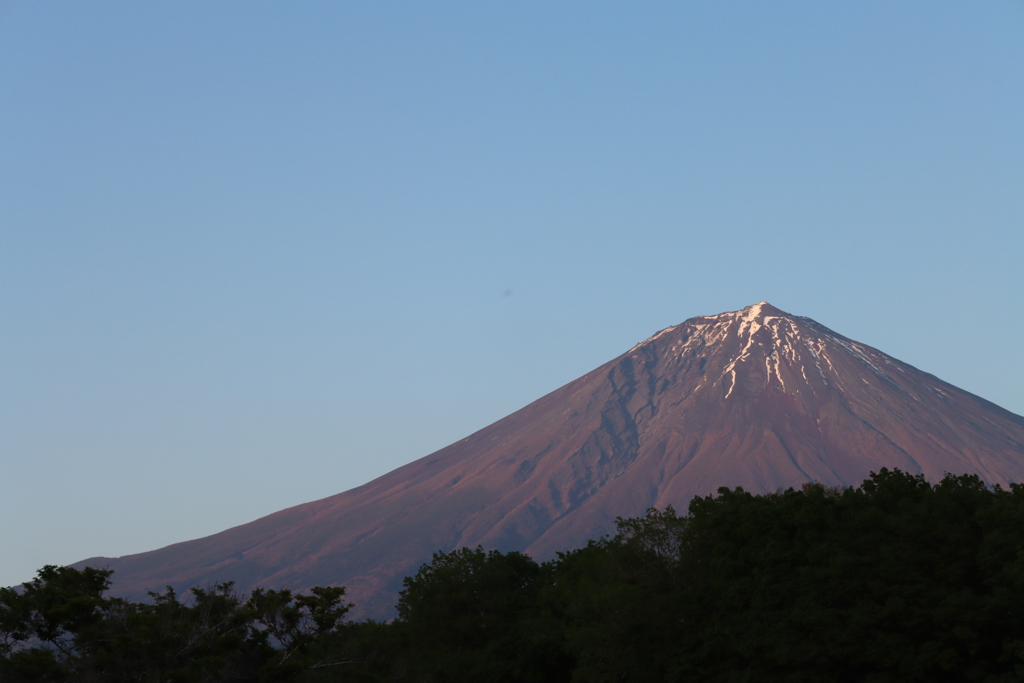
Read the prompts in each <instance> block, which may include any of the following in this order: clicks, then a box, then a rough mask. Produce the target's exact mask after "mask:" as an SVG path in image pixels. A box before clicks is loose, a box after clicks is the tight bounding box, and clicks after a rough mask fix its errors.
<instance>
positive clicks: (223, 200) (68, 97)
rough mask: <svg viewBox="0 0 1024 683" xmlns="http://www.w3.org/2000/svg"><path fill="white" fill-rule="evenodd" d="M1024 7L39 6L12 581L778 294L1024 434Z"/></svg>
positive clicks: (18, 122) (10, 334)
mask: <svg viewBox="0 0 1024 683" xmlns="http://www.w3.org/2000/svg"><path fill="white" fill-rule="evenodd" d="M1022 255H1024V4H1022V3H1020V2H1017V1H1011V0H993V1H991V2H985V3H959V2H942V1H936V0H928V1H927V2H913V1H908V2H899V3H893V2H856V3H852V2H850V3H839V2H820V1H815V2H785V3H778V2H757V1H749V0H745V1H743V2H716V3H697V2H646V3H612V2H591V3H581V2H573V3H568V2H543V3H541V2H517V3H477V2H446V3H369V2H366V3H339V2H304V3H286V2H258V3H257V2H224V3H217V4H210V3H201V2H185V1H182V2H173V3H171V2H163V3H127V2H102V1H97V2H90V3H80V2H66V1H65V2H60V1H54V2H46V3H36V2H27V1H10V2H3V3H0V463H2V470H0V539H2V541H3V542H2V544H0V585H12V584H16V583H20V582H22V581H25V580H28V579H30V578H32V576H33V575H34V573H35V571H36V570H37V569H38V568H40V567H42V566H43V565H45V564H65V563H71V562H75V561H78V560H82V559H85V558H88V557H93V556H98V555H105V556H119V555H125V554H130V553H136V552H142V551H146V550H152V549H155V548H158V547H162V546H164V545H167V544H170V543H174V542H178V541H184V540H188V539H192V538H197V537H201V536H205V535H209V534H211V533H215V532H218V531H221V530H224V529H226V528H228V527H231V526H235V525H238V524H242V523H245V522H248V521H251V520H253V519H256V518H258V517H260V516H263V515H266V514H269V513H271V512H274V511H277V510H280V509H282V508H285V507H288V506H291V505H296V504H299V503H303V502H307V501H311V500H315V499H319V498H322V497H325V496H329V495H332V494H335V493H339V492H341V491H344V490H347V489H350V488H353V487H355V486H358V485H361V484H363V483H366V482H367V481H369V480H371V479H373V478H374V477H377V476H379V475H381V474H383V473H385V472H387V471H390V470H392V469H394V468H395V467H397V466H399V465H402V464H405V463H407V462H410V461H412V460H415V459H417V458H420V457H422V456H425V455H427V454H429V453H431V452H432V451H434V450H436V449H438V448H441V447H443V446H445V445H447V444H449V443H451V442H454V441H457V440H459V439H461V438H463V437H465V436H467V435H468V434H470V433H472V432H474V431H476V430H477V429H480V428H482V427H484V426H486V425H488V424H490V423H491V422H493V421H495V420H497V419H499V418H501V417H504V416H505V415H507V414H509V413H511V412H513V411H515V410H516V409H518V408H520V407H522V406H524V405H526V404H527V403H530V402H531V401H533V400H535V399H537V398H539V397H540V396H542V395H544V394H546V393H547V392H549V391H551V390H553V389H555V388H557V387H559V386H561V385H563V384H565V383H566V382H569V381H571V380H572V379H575V378H576V377H578V376H580V375H582V374H584V373H585V372H587V371H589V370H591V369H593V368H595V367H597V366H598V365H600V364H602V363H604V362H606V361H608V360H610V359H612V358H614V357H616V356H618V355H619V354H621V353H623V352H624V351H626V350H628V349H629V348H630V347H631V346H633V345H634V344H635V343H637V342H638V341H641V340H642V339H644V338H646V337H648V336H650V335H651V334H653V333H654V332H656V331H658V330H659V329H662V328H664V327H667V326H670V325H674V324H677V323H679V322H681V321H683V320H685V319H687V318H690V317H692V316H695V315H710V314H715V313H720V312H723V311H731V310H736V309H739V308H742V307H744V306H747V305H750V304H752V303H755V302H758V301H762V300H765V301H769V302H771V303H772V304H774V305H775V306H777V307H779V308H781V309H783V310H785V311H788V312H790V313H794V314H797V315H805V316H810V317H812V318H814V319H815V320H818V321H819V322H821V323H823V324H825V325H827V326H829V327H831V328H832V329H834V330H836V331H838V332H840V333H842V334H845V335H846V336H848V337H851V338H853V339H856V340H858V341H861V342H863V343H866V344H869V345H871V346H874V347H876V348H879V349H881V350H882V351H885V352H886V353H889V354H891V355H893V356H895V357H897V358H899V359H901V360H904V361H906V362H908V363H910V364H912V365H915V366H916V367H918V368H920V369H922V370H925V371H927V372H930V373H933V374H935V375H937V376H938V377H940V378H942V379H944V380H946V381H948V382H951V383H953V384H955V385H957V386H960V387H961V388H964V389H966V390H968V391H971V392H974V393H976V394H978V395H980V396H983V397H985V398H987V399H989V400H991V401H993V402H995V403H997V404H999V405H1001V406H1003V407H1004V408H1006V409H1008V410H1010V411H1012V412H1014V413H1017V414H1024V354H1022V353H1021V350H1022V343H1021V339H1022V338H1024V315H1022V305H1024V265H1022V263H1021V261H1022Z"/></svg>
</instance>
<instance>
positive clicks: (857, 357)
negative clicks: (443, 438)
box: [76, 302, 1024, 616]
mask: <svg viewBox="0 0 1024 683" xmlns="http://www.w3.org/2000/svg"><path fill="white" fill-rule="evenodd" d="M882 467H889V468H893V467H898V468H900V469H902V470H904V471H908V472H912V473H920V474H923V475H924V476H925V477H926V478H928V479H929V480H938V479H940V478H941V477H942V475H943V474H944V473H946V472H951V473H956V474H961V473H973V474H977V475H979V476H980V477H982V478H983V479H984V480H985V481H987V482H989V483H992V484H996V483H998V484H1004V485H1005V484H1007V483H1009V482H1012V481H1024V418H1022V417H1020V416H1018V415H1014V414H1012V413H1010V412H1008V411H1006V410H1003V409H1002V408H1000V407H998V406H996V405H994V404H992V403H989V402H988V401H985V400H984V399H981V398H979V397H977V396H974V395H972V394H969V393H967V392H965V391H963V390H961V389H958V388H956V387H954V386H952V385H950V384H947V383H945V382H943V381H941V380H939V379H938V378H936V377H934V376H932V375H929V374H927V373H925V372H922V371H920V370H917V369H916V368H914V367H912V366H910V365H907V364H906V363H902V362H900V361H898V360H896V359H895V358H892V357H890V356H887V355H886V354H884V353H882V352H880V351H878V350H876V349H873V348H871V347H869V346H866V345H864V344H861V343H859V342H855V341H853V340H851V339H848V338H846V337H844V336H842V335H840V334H837V333H835V332H833V331H832V330H830V329H828V328H826V327H825V326H823V325H821V324H819V323H817V322H815V321H813V320H811V319H810V318H803V317H798V316H793V315H790V314H788V313H784V312H783V311H780V310H779V309H777V308H775V307H773V306H771V305H769V304H767V303H764V302H762V303H759V304H755V305H753V306H748V307H747V308H744V309H743V310H740V311H735V312H731V313H722V314H720V315H714V316H702V317H696V318H691V319H689V320H687V321H686V322H684V323H682V324H680V325H676V326H675V327H669V328H667V329H665V330H662V331H661V332H658V333H657V334H655V335H654V336H653V337H651V338H649V339H647V340H646V341H644V342H642V343H640V344H637V345H636V346H635V347H633V348H632V349H630V350H629V351H627V352H626V353H624V354H623V355H621V356H619V357H618V358H616V359H614V360H612V361H610V362H608V363H606V364H605V365H602V366H601V367H599V368H597V369H596V370H593V371H592V372H589V373H588V374H586V375H584V376H582V377H580V378H579V379H577V380H575V381H573V382H570V383H569V384H567V385H565V386H563V387H562V388H560V389H557V390H556V391H553V392H552V393H550V394H548V395H547V396H544V397H543V398H541V399H539V400H537V401H535V402H534V403H531V404H530V405H528V406H526V407H525V408H523V409H521V410H519V411H517V412H515V413H513V414H512V415H509V416H508V417H506V418H504V419H502V420H499V421H498V422H495V423H494V424H492V425H490V426H489V427H486V428H484V429H482V430H480V431H478V432H476V433H475V434H472V435H470V436H468V437H466V438H465V439H462V440H461V441H459V442H457V443H454V444H452V445H450V446H448V447H446V448H443V449H441V450H439V451H437V452H436V453H433V454H431V455H428V456H426V457H424V458H422V459H420V460H417V461H415V462H412V463H410V464H408V465H406V466H404V467H400V468H398V469H396V470H394V471H392V472H390V473H388V474H386V475H384V476H382V477H380V478H378V479H375V480H374V481H371V482H370V483H368V484H366V485H364V486H360V487H358V488H355V489H352V490H350V491H346V492H344V493H340V494H338V495H335V496H332V497H330V498H325V499H323V500H318V501H315V502H312V503H307V504H305V505H299V506H296V507H293V508H289V509H286V510H282V511H280V512H277V513H275V514H272V515H269V516H267V517H264V518H262V519H258V520H256V521H254V522H251V523H249V524H245V525H242V526H239V527H235V528H233V529H228V530H227V531H224V532H221V533H219V534H215V535H213V536H209V537H206V538H201V539H198V540H194V541H188V542H185V543H179V544H176V545H172V546H169V547H167V548H163V549H160V550H155V551H152V552H147V553H142V554H138V555H131V556H126V557H120V558H92V559H90V560H86V561H84V562H81V563H79V564H78V565H76V566H85V565H89V566H106V567H110V568H112V569H114V570H115V575H114V592H115V593H117V594H121V595H126V596H130V597H139V596H141V595H143V594H144V592H145V591H148V590H160V589H162V588H163V587H164V586H165V585H172V586H174V587H175V588H177V589H183V588H187V587H190V586H193V585H204V584H208V583H212V582H219V581H226V580H234V581H235V582H236V584H237V586H238V588H240V589H241V590H243V591H247V590H250V589H251V588H253V587H255V586H265V587H275V588H276V587H289V588H293V589H297V590H301V589H305V588H308V587H310V586H313V585H318V584H320V585H328V584H344V585H346V586H348V589H349V596H350V597H351V598H352V599H353V600H354V601H355V602H356V605H357V609H358V610H359V614H362V615H371V616H381V615H387V614H388V613H389V610H390V607H391V606H392V605H393V604H394V602H395V599H396V593H397V590H398V589H399V588H400V587H401V578H402V577H403V576H405V575H408V574H410V573H413V572H415V570H416V569H417V567H418V566H419V564H420V563H422V562H424V561H428V560H429V559H430V557H431V554H432V553H433V552H435V551H437V550H452V549H454V548H457V547H461V546H476V545H477V544H481V545H483V546H484V547H487V548H497V549H500V550H505V551H507V550H523V551H526V552H527V553H529V554H530V555H532V556H534V557H536V558H538V559H546V558H549V557H552V556H553V555H554V553H555V552H556V551H558V550H565V549H569V548H572V547H576V546H579V545H582V544H584V543H585V542H586V541H587V540H588V539H590V538H595V537H598V536H600V535H601V534H605V533H608V532H610V531H612V530H613V529H614V520H615V518H616V517H617V516H636V515H641V514H643V512H644V511H645V510H646V509H647V508H649V507H652V506H656V507H664V506H666V505H668V504H672V505H674V506H675V507H676V508H677V509H680V510H685V509H686V507H687V504H688V503H689V500H690V499H691V498H692V497H693V496H695V495H706V494H709V493H712V492H714V491H715V490H716V489H717V488H718V487H720V486H728V487H734V486H742V487H743V488H744V489H747V490H749V491H753V492H766V491H773V490H775V489H778V488H780V487H782V488H785V487H790V486H800V485H801V484H803V483H805V482H808V481H812V480H817V481H820V482H822V483H824V484H828V485H856V484H859V483H860V482H861V481H862V480H863V479H864V478H865V477H866V476H867V475H868V474H869V472H871V471H872V470H878V469H880V468H882Z"/></svg>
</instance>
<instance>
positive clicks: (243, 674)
mask: <svg viewBox="0 0 1024 683" xmlns="http://www.w3.org/2000/svg"><path fill="white" fill-rule="evenodd" d="M109 585H110V572H109V571H105V570H100V569H84V570H81V571H79V570H75V569H72V568H68V567H54V566H48V567H44V568H43V569H41V570H40V571H39V573H38V575H37V577H36V578H35V580H33V581H32V582H30V583H27V584H25V585H24V586H22V587H21V588H20V589H17V590H16V589H12V588H5V589H0V681H3V682H4V683H6V682H8V681H10V682H12V683H14V682H21V681H83V682H85V681H125V682H128V681H138V682H147V681H154V682H156V681H161V682H162V681H182V682H184V681H367V682H369V681H434V682H437V683H443V682H453V683H454V682H461V681H467V682H468V681H474V682H477V681H480V682H486V681H493V682H495V683H499V682H501V683H504V682H508V683H513V682H519V681H522V682H528V681H567V682H568V681H594V682H599V681H867V680H870V681H879V682H881V681H943V680H956V681H1017V680H1022V679H1024V486H1021V485H1017V484H1014V485H1011V486H1010V488H1009V489H1003V488H1000V487H988V486H986V485H985V484H984V483H983V482H982V481H981V480H980V479H979V478H978V477H976V476H973V475H964V476H953V475H947V476H946V477H945V478H944V479H943V480H942V481H941V482H939V483H937V484H931V483H929V482H927V481H925V480H924V478H923V477H921V476H915V475H910V474H907V473H904V472H900V471H899V470H893V471H889V470H885V469H883V470H882V471H880V472H878V473H873V474H872V475H871V477H870V478H869V479H867V480H865V481H864V482H863V483H862V484H861V485H860V486H859V487H856V488H845V489H840V488H829V487H825V486H822V485H819V484H808V485H806V486H804V487H803V488H802V489H800V490H794V489H790V490H787V491H779V492H775V493H769V494H764V495H754V494H750V493H747V492H745V491H743V490H742V489H725V488H723V489H719V491H718V493H717V494H716V495H714V496H707V497H698V498H694V499H693V501H692V502H691V503H690V505H689V509H688V513H687V514H685V515H679V514H677V513H676V511H675V510H673V509H672V508H666V509H664V510H654V509H652V510H650V511H648V513H647V514H646V515H645V516H643V517H639V518H633V519H619V520H618V533H617V534H616V535H615V536H614V537H610V538H602V539H596V540H593V541H591V542H590V543H589V544H588V545H586V546H585V547H583V548H579V549H574V550H567V551H566V552H563V553H560V554H559V555H558V556H557V557H556V558H555V559H553V560H551V561H549V562H543V563H539V562H536V561H534V560H533V559H532V558H530V557H528V556H526V555H524V554H521V553H517V552H507V553H502V552H498V551H493V550H492V551H485V550H484V549H482V548H475V549H473V548H462V549H458V550H455V551H452V552H447V553H444V552H439V553H437V554H435V555H434V557H433V559H432V561H431V562H429V563H426V564H424V565H423V566H422V567H420V569H419V571H418V572H417V573H416V574H415V575H413V576H410V577H407V578H406V579H405V582H404V586H405V587H404V590H403V591H402V592H401V594H400V596H399V600H398V604H397V606H396V607H397V614H398V616H397V617H396V618H395V619H393V620H391V621H389V622H372V621H365V622H351V621H346V620H345V616H346V614H347V611H348V609H349V607H350V605H349V604H347V603H346V602H345V591H344V588H341V587H326V588H314V589H312V590H311V591H310V592H309V593H308V594H293V593H292V592H291V591H288V590H280V591H275V590H262V589H260V590H256V591H254V592H253V593H252V594H251V595H249V596H244V597H243V596H240V595H238V594H237V593H236V592H235V591H234V590H233V587H232V584H230V583H224V584H220V585H217V586H214V587H207V588H201V587H197V588H193V589H192V590H190V591H188V592H187V593H186V594H184V595H181V596H180V595H178V594H176V593H175V592H174V591H172V590H170V589H167V590H166V591H164V592H162V593H153V594H151V599H150V600H149V601H146V602H141V603H135V602H129V601H126V600H123V599H120V598H117V597H109V596H107V595H106V593H107V589H108V588H109Z"/></svg>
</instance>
